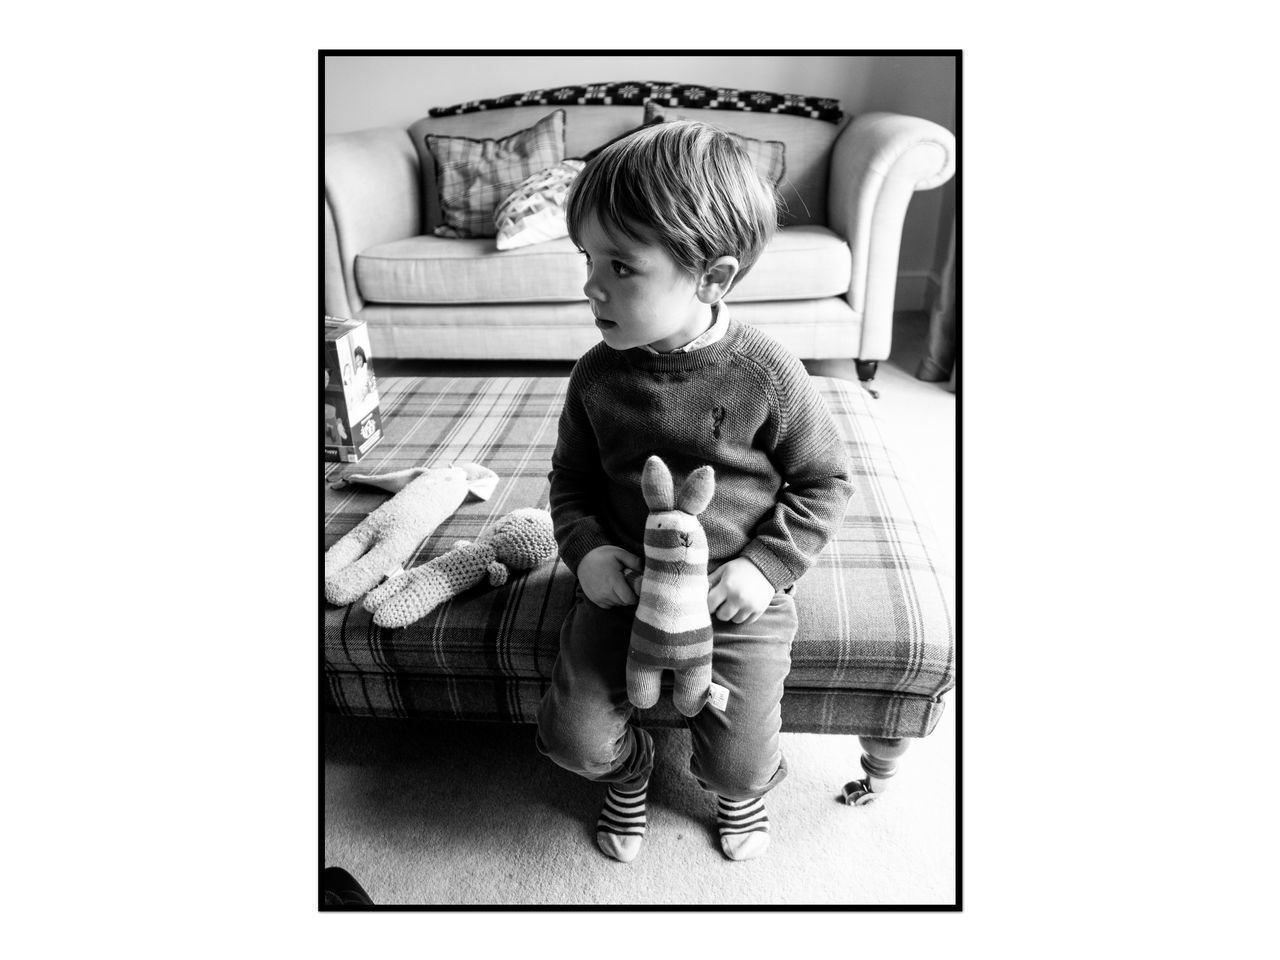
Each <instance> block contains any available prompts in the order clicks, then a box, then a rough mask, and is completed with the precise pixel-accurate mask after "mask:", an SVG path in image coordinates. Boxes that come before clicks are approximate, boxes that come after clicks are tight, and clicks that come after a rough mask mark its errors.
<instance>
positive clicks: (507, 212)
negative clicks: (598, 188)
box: [493, 160, 586, 250]
mask: <svg viewBox="0 0 1280 960" xmlns="http://www.w3.org/2000/svg"><path fill="white" fill-rule="evenodd" d="M585 166H586V164H585V163H583V162H582V161H581V160H565V161H563V162H562V163H557V164H556V165H555V166H554V167H551V168H550V169H548V170H543V171H542V172H541V173H535V174H534V175H533V176H532V177H530V178H529V179H528V180H526V181H525V182H524V183H522V184H520V186H518V187H516V189H515V191H514V192H513V193H512V194H511V196H509V197H507V199H505V200H503V201H502V205H501V206H499V207H498V210H497V212H496V213H495V214H494V215H493V225H494V227H495V228H496V229H497V231H498V240H497V243H498V249H499V250H513V249H515V248H516V247H527V246H529V245H530V244H532V243H541V242H542V241H544V240H554V239H556V238H557V237H567V236H568V235H569V224H568V223H567V222H566V221H565V217H564V202H565V199H566V198H567V197H568V196H569V184H571V183H573V179H574V177H576V176H577V175H578V174H579V173H581V172H582V168H583V167H585Z"/></svg>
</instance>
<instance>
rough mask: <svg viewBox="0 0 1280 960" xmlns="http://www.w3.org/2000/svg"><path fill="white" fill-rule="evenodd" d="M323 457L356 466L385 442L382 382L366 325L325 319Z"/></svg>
mask: <svg viewBox="0 0 1280 960" xmlns="http://www.w3.org/2000/svg"><path fill="white" fill-rule="evenodd" d="M323 418H324V423H323V426H322V430H323V433H324V458H325V460H327V461H338V462H342V463H357V462H359V460H360V458H361V457H363V456H364V455H365V454H366V453H368V452H369V451H370V450H372V449H373V448H374V447H375V446H376V445H377V444H378V441H379V440H381V439H382V414H381V411H380V410H379V408H378V381H377V379H376V378H375V377H374V375H373V356H372V352H371V351H370V349H369V331H368V329H367V328H366V327H365V323H364V321H363V320H344V319H342V318H340V317H325V318H324V407H323Z"/></svg>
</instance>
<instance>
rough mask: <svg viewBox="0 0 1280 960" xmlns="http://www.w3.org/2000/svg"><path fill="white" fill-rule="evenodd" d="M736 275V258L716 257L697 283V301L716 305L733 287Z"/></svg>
mask: <svg viewBox="0 0 1280 960" xmlns="http://www.w3.org/2000/svg"><path fill="white" fill-rule="evenodd" d="M737 275H738V258H737V257H717V258H716V259H715V260H713V261H712V262H711V263H710V264H709V265H708V267H707V269H706V270H704V271H703V272H702V278H701V280H700V281H699V283H698V299H699V300H701V301H702V302H703V303H716V302H717V301H719V300H723V299H724V295H725V294H726V293H728V292H729V288H730V287H731V286H733V279H734V277H736V276H737Z"/></svg>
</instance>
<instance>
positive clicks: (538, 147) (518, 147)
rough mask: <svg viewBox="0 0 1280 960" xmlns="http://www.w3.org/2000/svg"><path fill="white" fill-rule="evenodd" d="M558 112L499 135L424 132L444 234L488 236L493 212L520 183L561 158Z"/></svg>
mask: <svg viewBox="0 0 1280 960" xmlns="http://www.w3.org/2000/svg"><path fill="white" fill-rule="evenodd" d="M564 123H565V116H564V111H563V110H556V111H554V112H553V113H550V114H548V115H547V116H545V117H543V118H542V119H541V120H539V121H538V122H537V123H535V124H534V125H533V126H531V127H528V128H526V129H524V130H517V131H516V132H514V133H510V134H508V135H507V136H505V137H502V138H501V139H493V138H488V137H486V138H483V139H474V138H471V137H456V136H453V137H451V136H443V135H437V134H428V135H427V138H426V140H427V148H428V149H429V150H430V151H431V155H432V157H433V159H434V160H435V171H436V185H437V188H438V190H439V193H440V207H441V210H442V212H443V216H444V223H443V224H442V225H441V226H439V227H436V228H435V233H436V234H437V235H439V236H443V237H492V236H493V235H494V226H493V214H494V211H495V210H496V209H497V208H498V204H500V203H502V201H503V200H505V199H506V198H507V197H508V196H509V195H510V194H511V191H513V190H514V189H515V188H516V187H518V186H519V185H520V183H521V182H522V181H524V180H526V179H527V178H529V177H530V176H532V175H533V174H535V173H539V172H541V171H543V170H546V169H547V168H548V167H552V166H555V165H556V164H557V163H559V162H560V161H561V160H563V159H564Z"/></svg>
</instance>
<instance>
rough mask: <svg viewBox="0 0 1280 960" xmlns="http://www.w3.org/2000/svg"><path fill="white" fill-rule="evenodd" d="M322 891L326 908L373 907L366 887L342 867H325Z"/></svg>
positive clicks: (322, 877)
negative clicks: (365, 890) (365, 889)
mask: <svg viewBox="0 0 1280 960" xmlns="http://www.w3.org/2000/svg"><path fill="white" fill-rule="evenodd" d="M320 889H321V890H323V891H324V905H325V906H326V907H356V906H361V907H371V906H373V901H372V900H370V899H369V895H368V894H367V893H365V892H364V887H362V886H360V884H359V882H358V881H357V880H356V878H355V877H353V876H352V875H351V874H349V873H347V871H345V870H343V869H342V868H341V867H325V870H324V873H322V874H320Z"/></svg>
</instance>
